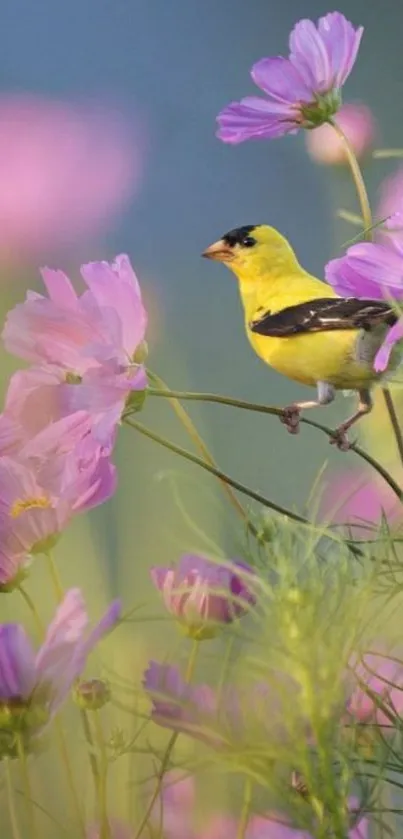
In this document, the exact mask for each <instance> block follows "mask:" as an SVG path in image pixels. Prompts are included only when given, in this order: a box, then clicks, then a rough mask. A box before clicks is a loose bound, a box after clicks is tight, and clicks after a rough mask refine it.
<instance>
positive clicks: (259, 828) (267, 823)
mask: <svg viewBox="0 0 403 839" xmlns="http://www.w3.org/2000/svg"><path fill="white" fill-rule="evenodd" d="M238 824H239V822H238V821H237V820H236V819H235V818H234V817H230V816H216V817H215V818H213V819H212V820H211V821H210V823H209V824H208V826H207V828H206V829H205V830H203V831H202V833H201V835H200V836H199V837H198V839H228V837H230V836H231V837H232V836H236V832H237V828H238ZM368 828H369V824H368V820H367V819H365V818H364V819H361V820H360V821H359V823H358V824H357V826H355V827H353V828H352V829H351V830H350V831H349V833H348V839H367V836H368ZM245 839H312V837H311V834H310V833H308V832H307V831H306V830H299V829H298V828H296V827H293V826H292V825H290V824H287V819H286V817H285V816H282V815H281V814H280V813H279V814H276V813H273V814H272V815H271V817H270V815H268V816H267V818H263V817H262V816H252V818H251V819H250V821H249V823H248V826H247V828H246V832H245Z"/></svg>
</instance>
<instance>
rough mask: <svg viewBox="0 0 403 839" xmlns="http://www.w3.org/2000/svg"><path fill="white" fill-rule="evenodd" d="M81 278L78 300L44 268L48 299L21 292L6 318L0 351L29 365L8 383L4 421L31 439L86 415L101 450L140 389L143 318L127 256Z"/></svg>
mask: <svg viewBox="0 0 403 839" xmlns="http://www.w3.org/2000/svg"><path fill="white" fill-rule="evenodd" d="M82 276H83V279H84V281H85V282H86V284H87V287H88V288H87V291H85V292H84V294H82V295H81V296H78V295H77V294H76V292H75V290H74V288H73V286H72V284H71V282H70V280H69V279H68V277H66V275H65V274H63V272H61V271H50V270H48V269H45V270H44V271H43V278H44V282H45V285H46V287H47V291H48V294H49V296H48V297H44V296H42V295H39V294H36V293H32V292H28V295H27V299H26V301H25V303H22V304H19V305H17V306H16V307H15V308H14V309H13V310H12V311H11V312H10V313H9V314H8V317H7V320H6V324H5V327H4V331H3V339H4V343H5V346H6V348H7V349H8V350H9V351H10V352H12V353H14V354H15V355H18V356H20V357H21V358H23V359H24V360H26V361H29V362H31V363H32V364H34V365H36V366H35V367H34V368H31V369H30V370H24V371H21V372H19V373H16V374H15V376H14V377H13V378H12V380H11V382H10V386H9V391H8V394H7V397H6V414H7V416H8V417H10V418H11V419H13V420H14V421H15V422H17V423H20V424H22V425H23V426H24V427H25V428H27V426H29V428H30V432H31V433H36V432H38V431H39V430H42V429H43V428H44V426H45V425H46V424H47V423H48V422H52V421H54V420H57V419H60V418H62V417H65V416H67V415H68V414H72V413H74V412H75V411H80V410H82V411H87V412H88V413H90V414H91V416H92V417H93V429H92V434H93V435H94V436H95V437H96V438H97V440H98V441H99V442H100V443H102V444H103V445H105V444H107V443H108V440H109V438H110V437H111V435H113V432H114V429H115V426H116V424H117V423H118V421H119V420H120V417H121V415H122V411H123V409H124V407H125V403H126V400H127V398H128V397H129V395H130V394H131V393H132V392H133V391H144V389H145V387H146V385H147V378H146V373H145V369H144V366H143V363H142V361H143V359H144V337H145V330H146V325H147V313H146V310H145V308H144V306H143V302H142V297H141V291H140V287H139V284H138V281H137V278H136V276H135V274H134V271H133V269H132V267H131V264H130V261H129V258H128V257H127V256H125V255H122V256H118V257H117V258H116V260H115V261H114V262H113V263H111V264H109V263H107V262H93V263H89V264H88V265H83V266H82ZM138 351H139V352H140V358H139V357H138V355H137V352H138ZM27 430H28V429H27Z"/></svg>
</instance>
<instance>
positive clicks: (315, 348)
mask: <svg viewBox="0 0 403 839" xmlns="http://www.w3.org/2000/svg"><path fill="white" fill-rule="evenodd" d="M240 292H241V298H242V302H243V306H244V311H245V326H246V332H247V335H248V338H249V341H250V343H251V345H252V347H253V349H254V350H255V352H256V353H257V354H258V355H259V356H260V358H262V359H263V361H265V362H266V364H269V365H270V366H271V367H273V368H274V369H275V370H277V371H278V372H279V373H281V374H282V375H283V376H288V378H290V379H293V380H294V381H296V382H300V383H301V384H305V385H311V386H315V385H316V383H317V382H319V381H321V382H328V383H329V384H331V385H333V386H334V387H335V388H338V389H342V390H344V389H345V390H349V389H350V388H351V389H358V388H361V387H362V388H365V387H367V386H368V385H370V384H371V383H372V382H374V381H375V380H376V379H377V378H378V377H377V375H376V373H375V372H374V369H373V358H374V355H375V353H376V349H377V346H380V342H379V344H377V343H376V345H375V346H374V347H373V348H372V347H370V348H369V351H368V353H367V356H368V357H363V355H362V354H360V353H359V352H358V342H359V340H360V337H359V336H360V332H359V330H356V329H346V330H343V329H341V330H334V331H331V330H329V331H328V332H325V331H324V332H313V333H308V332H307V333H305V334H300V335H292V336H289V337H270V336H264V335H258V334H256V333H253V332H251V330H250V329H249V326H248V324H249V323H250V322H251V321H253V320H255V319H256V318H258V317H259V314H261V313H262V312H264V311H270V312H272V313H273V314H274V313H275V312H279V311H282V310H283V309H285V308H287V307H288V306H295V305H297V304H298V303H303V302H306V301H308V300H318V299H321V298H323V297H337V296H338V295H337V294H336V293H335V292H334V291H333V289H332V288H330V286H328V285H326V284H325V283H323V282H321V280H318V279H316V277H312V276H311V275H309V274H307V273H306V272H304V271H303V270H302V269H301V270H300V273H295V274H292V275H289V276H284V275H282V276H279V277H276V278H272V279H268V280H267V278H266V277H263V278H262V279H261V280H260V281H257V282H254V283H253V284H252V283H250V282H242V281H241V282H240ZM360 356H361V357H360Z"/></svg>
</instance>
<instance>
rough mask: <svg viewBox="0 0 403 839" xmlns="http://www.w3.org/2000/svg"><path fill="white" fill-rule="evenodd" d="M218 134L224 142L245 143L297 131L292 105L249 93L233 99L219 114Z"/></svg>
mask: <svg viewBox="0 0 403 839" xmlns="http://www.w3.org/2000/svg"><path fill="white" fill-rule="evenodd" d="M217 122H218V126H219V128H218V131H217V137H218V138H219V140H223V141H224V143H233V144H234V145H235V144H237V143H242V142H243V141H244V140H250V139H254V138H259V137H282V136H283V135H284V134H290V133H291V134H292V133H295V131H297V125H296V123H295V111H294V109H293V107H292V106H291V105H286V104H283V103H281V102H270V101H266V100H265V99H260V98H259V97H258V96H248V97H247V98H246V99H241V101H240V102H232V103H231V104H230V105H228V106H227V107H226V108H224V110H222V111H221V112H220V113H219V115H218V117H217Z"/></svg>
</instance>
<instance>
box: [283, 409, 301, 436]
mask: <svg viewBox="0 0 403 839" xmlns="http://www.w3.org/2000/svg"><path fill="white" fill-rule="evenodd" d="M300 413H301V411H300V409H299V407H298V405H289V406H288V407H287V408H284V409H283V411H282V413H281V414H280V422H282V423H283V425H285V427H286V429H287V431H289V433H290V434H299V419H300Z"/></svg>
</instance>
